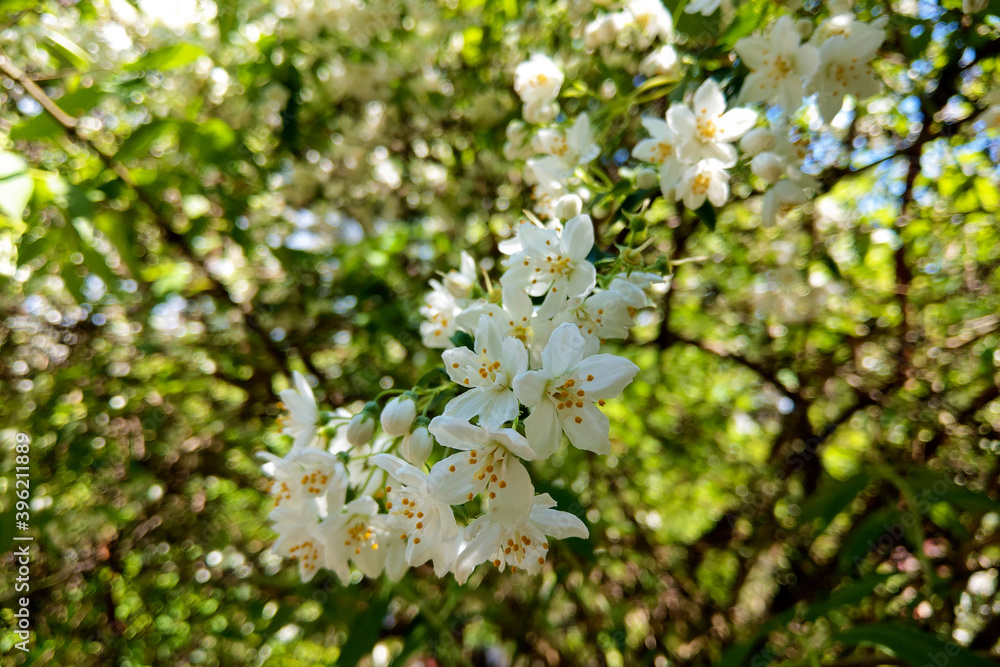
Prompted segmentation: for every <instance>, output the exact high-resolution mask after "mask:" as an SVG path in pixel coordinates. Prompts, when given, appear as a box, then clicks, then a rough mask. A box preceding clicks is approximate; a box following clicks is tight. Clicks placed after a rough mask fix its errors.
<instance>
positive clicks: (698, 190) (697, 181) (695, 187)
mask: <svg viewBox="0 0 1000 667" xmlns="http://www.w3.org/2000/svg"><path fill="white" fill-rule="evenodd" d="M711 182H712V177H711V176H709V175H708V173H707V172H704V171H703V172H701V173H700V174H698V175H697V176H695V177H694V180H693V181H692V182H691V192H693V193H695V194H696V195H703V194H705V193H706V192H708V186H709V184H710V183H711Z"/></svg>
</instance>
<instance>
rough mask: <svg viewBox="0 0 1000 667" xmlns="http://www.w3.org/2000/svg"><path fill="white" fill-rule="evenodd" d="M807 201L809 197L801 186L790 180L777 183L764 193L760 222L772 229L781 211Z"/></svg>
mask: <svg viewBox="0 0 1000 667" xmlns="http://www.w3.org/2000/svg"><path fill="white" fill-rule="evenodd" d="M807 201H809V196H808V195H807V194H806V192H805V190H804V189H803V187H802V186H801V185H799V184H798V183H796V182H795V181H792V180H783V181H779V182H778V183H776V184H775V185H774V186H773V187H772V188H770V189H768V191H767V192H765V193H764V202H763V204H762V205H761V212H760V217H761V222H762V223H763V225H764V226H765V227H773V226H774V224H775V223H776V222H777V221H778V213H780V212H781V211H782V210H783V209H785V208H788V207H791V206H798V205H800V204H805V203H806V202H807Z"/></svg>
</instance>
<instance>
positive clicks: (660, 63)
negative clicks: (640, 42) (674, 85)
mask: <svg viewBox="0 0 1000 667" xmlns="http://www.w3.org/2000/svg"><path fill="white" fill-rule="evenodd" d="M680 69H681V61H680V59H679V58H678V57H677V51H675V50H674V47H672V46H670V45H669V44H664V45H663V46H661V47H660V48H658V49H656V50H655V51H653V52H652V53H650V54H649V55H648V56H646V57H645V58H643V59H642V62H641V63H639V72H640V73H641V74H642V75H643V76H649V77H652V76H669V77H671V78H675V79H676V78H678V77H679V76H680Z"/></svg>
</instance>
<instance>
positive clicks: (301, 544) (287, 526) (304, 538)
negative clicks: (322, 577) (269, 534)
mask: <svg viewBox="0 0 1000 667" xmlns="http://www.w3.org/2000/svg"><path fill="white" fill-rule="evenodd" d="M271 519H272V520H273V521H274V525H273V526H272V528H273V529H274V531H275V532H276V533H278V539H277V540H275V541H274V545H273V546H272V547H271V550H272V551H273V552H274V553H276V554H278V555H279V556H284V557H285V558H291V559H293V560H297V561H298V566H299V577H300V578H301V579H302V581H303V582H308V581H310V580H312V578H313V577H315V576H316V573H317V572H318V571H319V568H320V567H323V566H324V565H325V563H326V542H325V541H324V540H323V537H322V531H321V529H320V523H319V516H318V515H317V513H316V509H315V508H310V507H295V508H292V507H282V508H279V509H278V510H275V511H274V512H272V513H271Z"/></svg>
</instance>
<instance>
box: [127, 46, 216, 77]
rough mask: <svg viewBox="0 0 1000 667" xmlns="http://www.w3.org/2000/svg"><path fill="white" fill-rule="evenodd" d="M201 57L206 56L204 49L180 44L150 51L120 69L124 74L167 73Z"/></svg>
mask: <svg viewBox="0 0 1000 667" xmlns="http://www.w3.org/2000/svg"><path fill="white" fill-rule="evenodd" d="M203 55H206V53H205V49H203V48H201V47H200V46H195V45H194V44H189V43H187V42H181V43H180V44H171V45H170V46H164V47H163V48H161V49H156V50H155V51H150V52H149V53H147V54H146V55H144V56H142V57H140V58H139V59H138V60H136V61H135V62H131V63H129V64H127V65H125V66H124V67H123V68H122V69H123V70H125V71H126V72H143V71H146V70H151V69H155V70H160V71H167V70H171V69H177V68H178V67H184V66H185V65H190V64H191V63H193V62H194V61H195V60H197V59H198V58H200V57H201V56H203Z"/></svg>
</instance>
